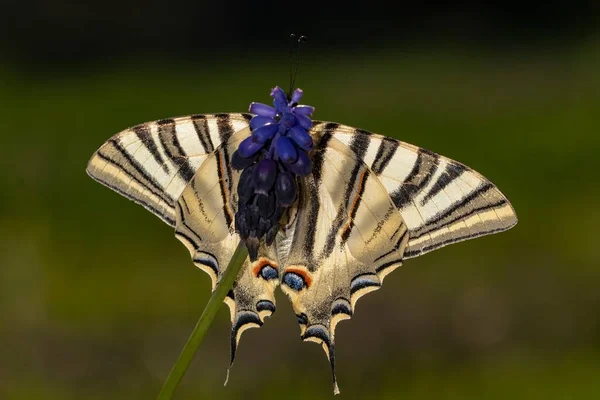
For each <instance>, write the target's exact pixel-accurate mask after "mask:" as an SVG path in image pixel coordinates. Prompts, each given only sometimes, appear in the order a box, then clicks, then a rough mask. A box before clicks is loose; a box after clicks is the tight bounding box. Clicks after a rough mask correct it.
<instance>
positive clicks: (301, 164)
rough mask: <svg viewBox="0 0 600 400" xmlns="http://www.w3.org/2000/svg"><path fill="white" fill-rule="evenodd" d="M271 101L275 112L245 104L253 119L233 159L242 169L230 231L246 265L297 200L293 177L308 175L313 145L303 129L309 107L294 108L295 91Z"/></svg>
mask: <svg viewBox="0 0 600 400" xmlns="http://www.w3.org/2000/svg"><path fill="white" fill-rule="evenodd" d="M271 97H273V99H274V100H273V105H274V107H271V106H268V105H266V104H262V103H252V104H250V112H251V113H253V114H255V116H254V117H253V118H252V119H251V120H250V130H251V132H252V134H251V135H250V136H249V137H247V138H246V139H244V141H242V143H240V146H239V147H238V149H237V150H236V151H235V153H233V156H232V167H233V168H235V169H238V170H242V174H241V176H240V180H239V183H238V211H237V213H236V215H235V227H236V230H237V231H238V233H239V234H240V237H241V238H242V240H245V242H246V246H247V247H248V252H249V254H250V259H251V260H255V259H256V257H257V251H258V246H259V244H260V240H261V239H262V238H263V237H265V240H266V243H267V245H269V246H270V245H271V243H273V240H274V239H275V235H276V234H277V232H278V230H279V220H280V219H281V216H282V215H283V213H284V212H285V209H286V208H287V207H289V206H291V205H292V204H293V203H294V202H295V201H296V196H297V192H298V183H297V177H299V176H300V177H302V176H306V175H308V174H309V173H310V171H311V168H312V162H311V160H310V158H309V156H308V152H309V151H310V150H311V149H312V147H313V140H312V137H311V136H310V135H309V134H308V130H309V129H310V128H311V127H312V121H311V119H310V116H311V115H312V113H313V111H314V107H311V106H306V105H298V102H299V101H300V99H301V97H302V90H300V89H296V90H295V91H294V93H293V94H292V95H291V96H290V97H289V98H288V97H287V96H286V94H285V92H284V91H283V90H282V89H281V88H279V87H275V88H274V89H273V90H272V91H271Z"/></svg>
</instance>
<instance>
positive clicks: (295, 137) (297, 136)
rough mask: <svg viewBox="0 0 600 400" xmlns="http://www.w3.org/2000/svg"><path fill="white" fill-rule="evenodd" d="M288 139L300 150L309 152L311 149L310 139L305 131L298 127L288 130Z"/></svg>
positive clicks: (311, 142) (311, 141)
mask: <svg viewBox="0 0 600 400" xmlns="http://www.w3.org/2000/svg"><path fill="white" fill-rule="evenodd" d="M288 137H289V138H290V139H292V141H294V143H296V144H297V145H298V147H300V148H301V149H302V150H306V151H308V150H311V149H312V148H313V140H312V137H311V136H310V135H309V134H308V132H307V131H306V129H304V128H302V127H301V126H299V125H296V126H294V127H293V128H292V129H290V132H289V133H288Z"/></svg>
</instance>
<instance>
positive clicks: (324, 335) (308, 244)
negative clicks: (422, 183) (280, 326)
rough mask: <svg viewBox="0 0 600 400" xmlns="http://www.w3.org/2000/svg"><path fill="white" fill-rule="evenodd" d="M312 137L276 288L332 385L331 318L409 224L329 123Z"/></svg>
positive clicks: (368, 284)
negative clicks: (320, 356) (322, 357)
mask: <svg viewBox="0 0 600 400" xmlns="http://www.w3.org/2000/svg"><path fill="white" fill-rule="evenodd" d="M314 139H315V143H316V146H315V150H314V151H313V154H312V159H313V172H312V174H311V175H309V176H308V177H306V178H305V179H303V180H302V184H301V187H300V197H299V204H298V214H297V217H296V222H295V225H294V226H293V228H290V229H289V230H288V231H287V232H286V235H288V236H289V237H290V239H289V240H288V243H289V250H288V254H287V256H286V257H285V259H284V261H283V262H282V263H283V264H284V267H283V269H282V272H281V288H282V290H283V291H284V292H285V293H286V294H287V295H288V296H289V297H290V299H291V301H292V305H293V308H294V311H295V312H296V315H297V317H298V322H299V323H300V327H301V334H302V339H303V340H305V341H315V342H317V343H320V344H322V346H323V349H324V350H325V352H326V354H327V356H328V358H329V361H330V363H331V369H332V373H333V380H334V392H336V393H337V392H338V389H337V383H336V379H335V354H334V348H335V345H334V342H335V341H334V336H335V327H336V324H337V323H338V322H339V321H341V320H344V319H349V318H350V317H351V316H352V314H353V312H354V308H355V304H356V301H357V300H358V298H359V297H361V296H362V295H364V294H366V293H368V292H370V291H373V290H376V289H378V288H379V287H380V286H381V283H382V282H383V278H384V277H385V276H386V275H387V274H388V273H389V272H391V271H392V270H393V269H394V268H396V267H398V266H400V265H401V262H402V258H403V252H404V249H405V246H406V242H407V240H408V231H407V227H406V225H405V223H404V221H403V219H402V217H401V215H400V212H399V211H398V209H397V208H396V207H395V205H394V204H393V202H392V201H391V199H390V197H389V196H388V194H387V192H386V190H385V188H384V187H383V186H382V185H381V183H380V182H379V180H378V179H377V177H376V176H375V175H374V174H373V173H372V172H371V171H370V170H369V168H368V167H367V166H366V165H365V164H364V163H363V162H362V160H361V159H359V158H358V157H357V156H356V154H355V153H354V152H352V151H351V150H350V148H348V147H347V146H345V145H344V144H342V143H341V142H339V141H338V140H337V139H335V138H334V137H333V136H332V135H331V134H330V133H328V132H327V131H323V134H322V135H321V134H319V133H316V134H315V136H314ZM277 244H278V246H279V245H281V244H280V243H279V242H278V243H277ZM282 259H283V257H282Z"/></svg>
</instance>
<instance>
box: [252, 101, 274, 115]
mask: <svg viewBox="0 0 600 400" xmlns="http://www.w3.org/2000/svg"><path fill="white" fill-rule="evenodd" d="M249 111H250V112H251V113H252V114H256V115H260V116H262V117H270V118H274V117H275V115H277V111H275V109H274V108H273V107H271V106H268V105H266V104H263V103H252V104H250V108H249Z"/></svg>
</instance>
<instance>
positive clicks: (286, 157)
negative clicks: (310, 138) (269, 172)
mask: <svg viewBox="0 0 600 400" xmlns="http://www.w3.org/2000/svg"><path fill="white" fill-rule="evenodd" d="M275 147H276V154H277V156H278V157H279V158H280V159H281V161H283V162H284V163H286V164H291V163H293V162H294V161H296V159H297V158H298V152H297V151H296V147H295V146H294V144H293V143H292V141H291V140H290V139H288V138H287V137H285V136H280V137H279V138H278V139H277V141H276V142H275Z"/></svg>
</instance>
